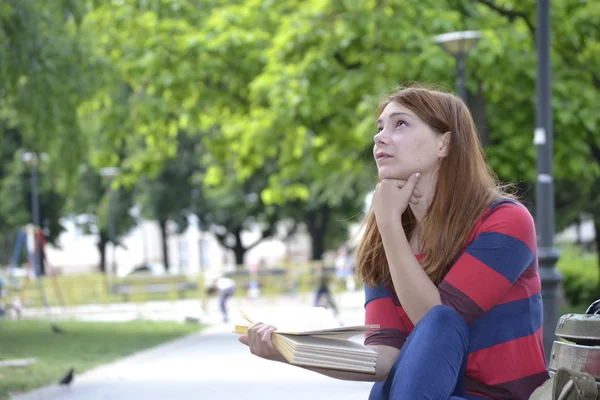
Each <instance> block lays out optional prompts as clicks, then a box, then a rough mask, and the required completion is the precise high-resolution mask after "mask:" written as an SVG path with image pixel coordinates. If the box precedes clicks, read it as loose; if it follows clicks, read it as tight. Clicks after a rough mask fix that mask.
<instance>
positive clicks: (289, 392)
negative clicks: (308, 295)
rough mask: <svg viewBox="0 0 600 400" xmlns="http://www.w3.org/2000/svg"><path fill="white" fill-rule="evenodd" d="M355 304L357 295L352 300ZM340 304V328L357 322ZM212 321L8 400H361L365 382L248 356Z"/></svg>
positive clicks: (354, 311)
mask: <svg viewBox="0 0 600 400" xmlns="http://www.w3.org/2000/svg"><path fill="white" fill-rule="evenodd" d="M355 297H356V299H357V301H359V297H360V295H358V296H355ZM348 299H350V297H349V298H348ZM348 299H347V300H346V303H345V304H344V306H347V307H344V306H342V304H340V306H341V307H340V308H341V310H342V312H341V313H340V317H339V318H340V319H341V320H342V322H343V323H344V324H350V323H357V322H358V323H360V322H362V318H363V316H362V312H361V309H360V307H356V304H354V303H353V302H351V303H350V304H348V301H350V300H348ZM231 328H232V326H231V324H228V325H226V324H222V323H216V324H215V325H213V326H211V327H210V328H208V329H206V330H204V331H203V332H200V333H197V334H193V335H190V336H187V337H184V338H181V339H178V340H175V341H173V342H170V343H166V344H164V345H161V346H158V347H156V348H153V349H149V350H146V351H143V352H140V353H137V354H135V355H132V356H130V357H126V358H124V359H122V360H119V361H116V362H114V363H111V364H107V365H104V366H101V367H99V368H96V369H93V370H91V371H88V372H86V373H84V374H82V375H77V376H76V378H75V381H74V383H73V385H72V386H71V387H68V388H66V387H58V386H56V385H54V386H47V387H44V388H41V389H38V390H36V391H33V392H30V393H27V394H23V395H18V396H14V397H13V400H42V399H43V400H75V399H76V400H116V399H132V400H137V399H139V400H150V399H157V400H158V399H161V400H162V399H178V400H188V399H189V400H192V399H194V400H198V399H211V400H221V399H222V400H225V399H227V400H229V399H242V400H259V399H260V400H269V399H282V398H285V399H290V400H293V399H297V400H314V399H328V400H366V399H367V398H368V394H369V390H370V387H371V384H370V383H366V382H344V381H339V380H335V379H331V378H328V377H325V376H321V375H319V374H316V373H313V372H310V371H306V370H303V369H300V368H296V367H292V366H289V365H285V364H281V363H274V362H269V361H266V360H262V359H260V358H258V357H254V356H252V355H251V354H250V353H249V352H248V349H247V348H246V346H244V345H242V344H240V343H239V342H238V340H237V335H235V334H233V333H231Z"/></svg>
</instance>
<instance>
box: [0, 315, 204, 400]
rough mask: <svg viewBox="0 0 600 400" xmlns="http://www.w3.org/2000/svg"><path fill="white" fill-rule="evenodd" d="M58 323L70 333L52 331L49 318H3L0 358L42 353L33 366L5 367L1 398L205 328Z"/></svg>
mask: <svg viewBox="0 0 600 400" xmlns="http://www.w3.org/2000/svg"><path fill="white" fill-rule="evenodd" d="M56 324H57V325H58V326H59V327H60V328H61V329H63V330H64V331H65V332H66V333H64V334H55V333H53V332H52V330H51V327H50V326H51V322H49V321H37V320H36V321H31V320H25V321H11V320H0V360H1V359H13V358H29V357H35V358H37V363H36V364H34V365H32V366H29V367H25V368H0V374H1V375H2V377H0V399H2V400H5V399H8V396H9V393H18V392H23V391H27V390H31V389H34V388H37V387H40V386H43V385H47V384H49V383H55V382H57V381H58V380H59V379H60V377H61V376H62V375H64V374H65V373H66V371H67V370H68V369H69V368H71V367H74V368H75V371H76V373H81V372H83V371H85V370H87V369H89V368H92V367H95V366H98V365H100V364H104V363H107V362H109V361H113V360H116V359H119V358H122V357H124V356H126V355H129V354H132V353H134V352H136V351H139V350H142V349H146V348H150V347H153V346H156V345H158V344H160V343H163V342H166V341H169V340H172V339H175V338H177V337H180V336H182V335H185V334H189V333H191V332H195V331H198V330H199V329H200V328H199V327H198V326H197V325H190V324H183V323H177V322H151V321H132V322H114V323H113V322H110V323H105V322H76V321H60V322H56Z"/></svg>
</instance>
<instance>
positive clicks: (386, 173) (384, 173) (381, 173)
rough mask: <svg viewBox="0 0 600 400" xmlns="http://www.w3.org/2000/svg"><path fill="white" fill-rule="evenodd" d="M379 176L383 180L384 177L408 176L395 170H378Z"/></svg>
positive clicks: (399, 178)
mask: <svg viewBox="0 0 600 400" xmlns="http://www.w3.org/2000/svg"><path fill="white" fill-rule="evenodd" d="M377 176H378V177H379V179H381V180H383V179H396V180H406V179H407V177H405V176H404V174H399V173H393V172H390V171H385V170H382V171H378V174H377Z"/></svg>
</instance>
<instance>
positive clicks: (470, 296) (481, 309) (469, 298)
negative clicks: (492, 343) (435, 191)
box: [438, 204, 537, 324]
mask: <svg viewBox="0 0 600 400" xmlns="http://www.w3.org/2000/svg"><path fill="white" fill-rule="evenodd" d="M536 242H537V239H536V233H535V226H534V222H533V218H532V216H531V214H530V213H529V211H528V210H527V209H526V208H525V207H524V206H522V205H518V204H509V205H502V206H500V207H498V208H497V209H495V210H492V212H491V213H490V214H488V216H487V218H486V219H485V220H483V221H482V222H481V225H480V227H479V229H478V233H477V235H476V237H475V238H474V240H473V241H472V242H471V243H470V244H469V245H468V247H467V248H466V249H465V251H464V252H463V253H462V254H461V255H460V256H459V258H458V259H457V261H456V263H455V264H454V265H453V266H452V267H451V269H450V271H449V272H448V274H447V275H446V277H445V278H444V280H443V281H442V282H441V283H440V285H439V287H438V288H439V291H440V298H441V301H442V304H446V305H448V306H451V307H453V308H454V309H455V310H457V311H458V312H459V314H461V315H462V317H463V318H464V319H465V321H466V322H467V324H469V323H471V322H473V321H475V320H476V319H477V318H479V317H480V316H481V315H482V314H483V313H485V312H486V311H488V310H490V309H491V308H492V307H494V306H495V305H497V304H499V303H500V302H501V300H502V298H503V296H504V295H505V294H506V293H507V291H508V290H509V289H510V288H511V286H512V285H513V284H514V283H515V282H516V281H517V279H518V278H519V277H520V276H521V274H522V273H523V272H524V271H525V270H526V269H527V268H537V262H536V259H537V254H536V253H537V250H536Z"/></svg>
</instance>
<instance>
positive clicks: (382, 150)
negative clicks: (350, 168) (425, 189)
mask: <svg viewBox="0 0 600 400" xmlns="http://www.w3.org/2000/svg"><path fill="white" fill-rule="evenodd" d="M445 139H446V135H440V134H438V133H436V132H434V131H433V130H432V129H431V128H430V127H429V125H427V124H426V123H425V122H423V121H422V120H421V119H419V117H417V116H416V114H415V113H414V112H412V111H410V110H409V109H408V108H406V107H404V106H402V105H400V104H398V103H396V102H390V103H389V104H388V105H387V106H386V107H385V108H384V110H383V112H382V113H381V115H380V116H379V120H378V121H377V134H376V135H375V137H374V142H375V143H374V146H373V156H374V157H375V162H376V163H377V170H378V172H379V179H408V177H409V176H410V175H411V174H413V173H415V172H419V173H420V174H422V175H425V174H429V173H432V172H434V171H435V170H436V168H437V166H438V164H439V160H440V158H441V157H443V155H444V154H445V151H446V150H445V147H447V146H445V142H444V140H445Z"/></svg>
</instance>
